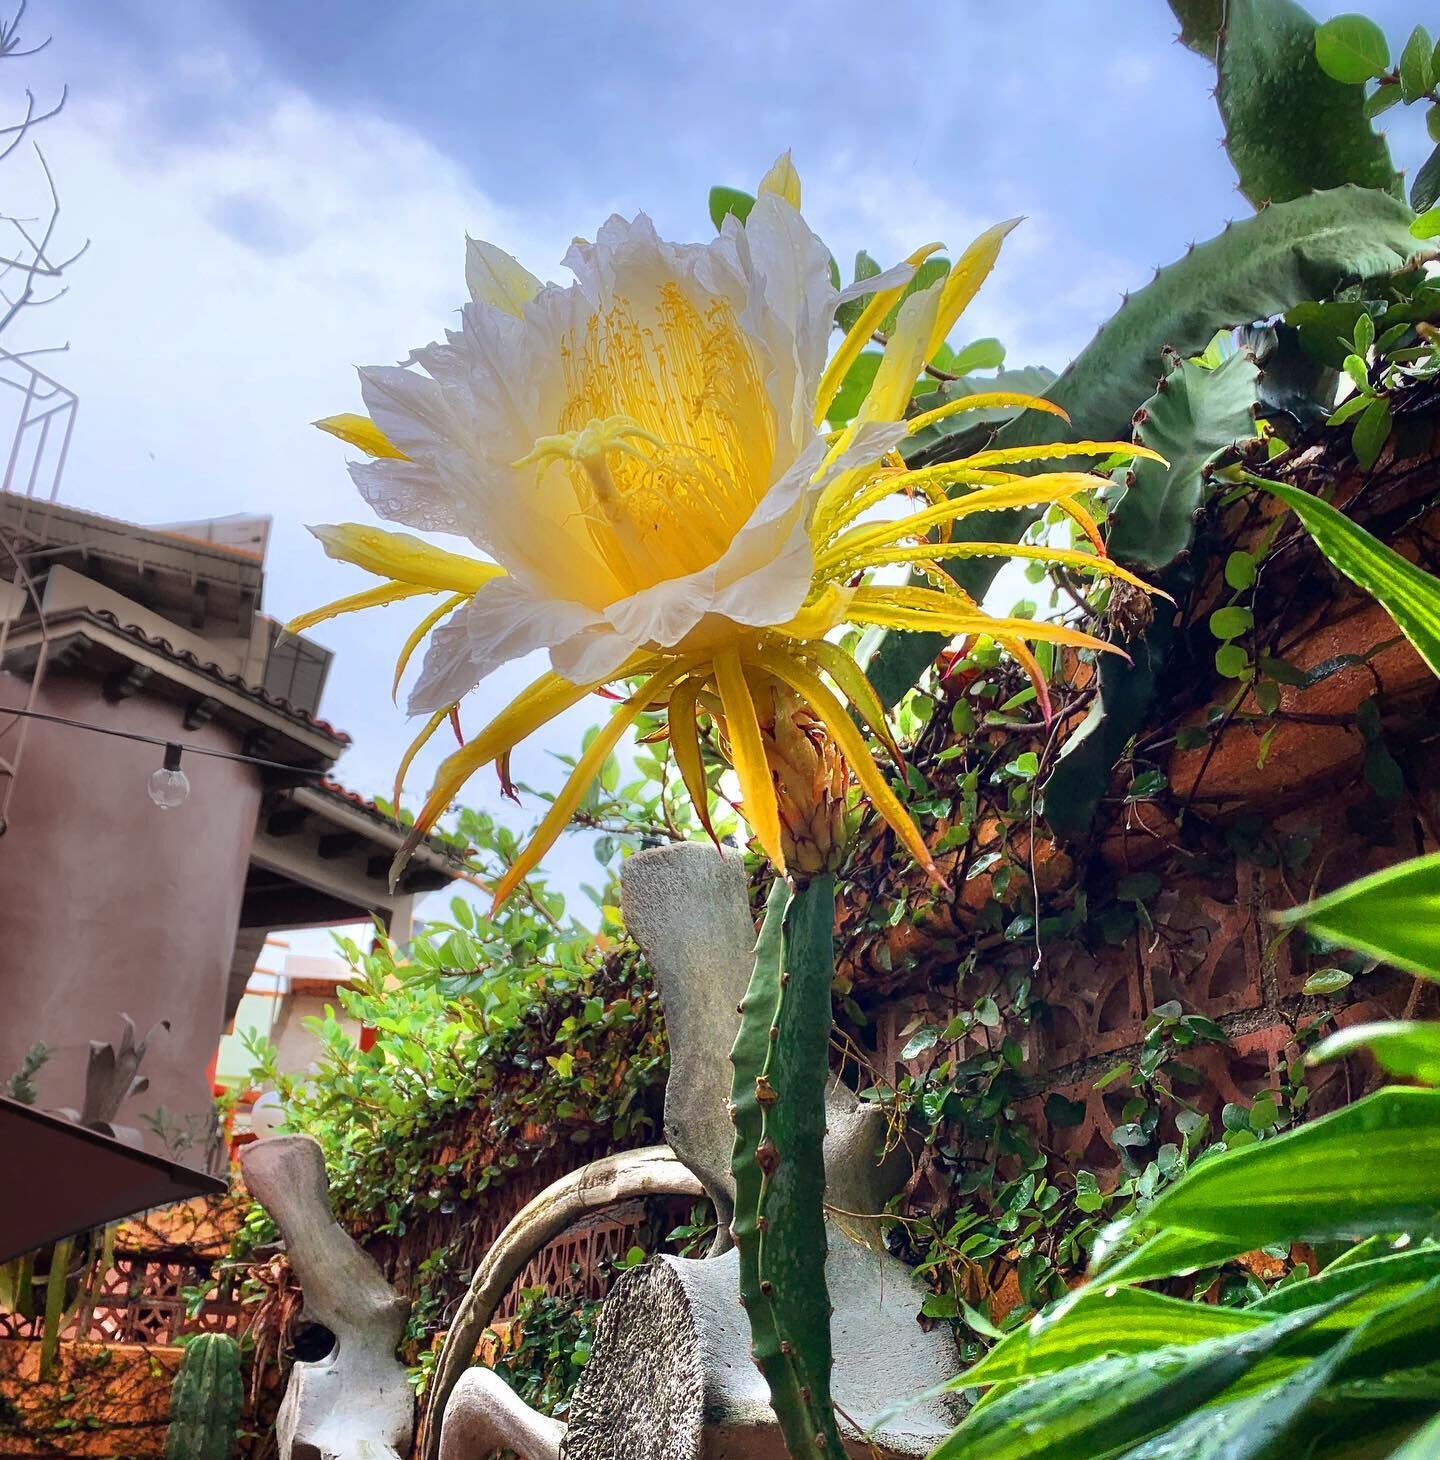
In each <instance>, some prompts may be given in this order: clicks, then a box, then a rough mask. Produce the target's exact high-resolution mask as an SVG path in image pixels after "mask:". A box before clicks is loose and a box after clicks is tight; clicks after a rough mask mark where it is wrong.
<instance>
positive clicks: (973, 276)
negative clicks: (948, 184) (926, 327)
mask: <svg viewBox="0 0 1440 1460" xmlns="http://www.w3.org/2000/svg"><path fill="white" fill-rule="evenodd" d="M1021 221H1022V220H1021V219H1019V218H1011V219H1008V220H1007V221H1006V222H1004V223H997V224H996V225H995V226H994V227H993V228H987V229H986V230H985V232H984V233H982V234H981V235H980V237H979V238H977V239H976V240H975V242H974V243H972V244H971V245H970V247H969V248H967V249H966V250H965V252H964V253H962V254H961V255H960V257H959V258H958V259H957V260H956V262H955V267H954V268H953V269H951V270H950V273H949V275H948V276H947V277H946V279H945V292H944V294H943V295H942V297H941V300H940V310H939V313H938V314H937V315H936V318H935V328H934V331H933V332H932V334H931V336H930V348H929V350H928V351H927V353H926V356H925V358H926V359H927V360H933V359H934V358H935V352H936V351H937V350H938V349H939V348H940V346H941V345H943V344H944V343H945V336H946V335H948V334H949V333H950V331H951V330H952V329H954V328H955V321H956V320H957V319H959V318H960V316H961V315H962V314H963V313H964V312H965V310H966V308H967V307H968V306H969V303H970V301H971V300H972V299H973V298H974V297H975V296H976V294H978V293H979V292H980V286H981V285H982V284H983V283H984V282H985V280H986V279H987V278H989V276H990V270H991V269H993V268H994V267H995V260H996V259H998V258H999V257H1000V246H1001V245H1002V244H1003V243H1004V242H1005V238H1006V235H1007V234H1009V232H1010V230H1011V229H1012V228H1015V227H1016V226H1017V225H1018V224H1019V223H1020V222H1021Z"/></svg>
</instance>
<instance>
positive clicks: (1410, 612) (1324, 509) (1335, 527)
mask: <svg viewBox="0 0 1440 1460" xmlns="http://www.w3.org/2000/svg"><path fill="white" fill-rule="evenodd" d="M1250 480H1251V481H1253V482H1255V483H1256V484H1257V485H1259V486H1263V487H1264V488H1265V490H1266V491H1268V492H1272V493H1273V494H1274V495H1275V496H1277V497H1279V498H1280V499H1281V501H1283V502H1287V503H1289V505H1290V506H1291V507H1292V508H1294V510H1295V515H1296V516H1297V517H1298V518H1299V519H1300V521H1301V522H1302V523H1304V524H1305V530H1306V531H1307V532H1308V533H1309V534H1310V536H1311V537H1313V538H1314V539H1315V545H1316V547H1318V548H1319V549H1320V551H1321V552H1322V553H1324V554H1325V556H1326V557H1327V558H1329V560H1330V561H1331V562H1332V563H1333V564H1334V565H1335V567H1336V568H1338V569H1339V570H1340V572H1342V573H1344V575H1345V576H1346V577H1347V578H1349V579H1350V581H1351V582H1352V583H1356V584H1358V585H1359V586H1360V587H1361V588H1363V589H1365V591H1366V592H1367V593H1370V594H1373V595H1374V597H1375V598H1376V599H1377V600H1378V601H1379V603H1380V606H1381V607H1382V608H1383V609H1384V610H1385V612H1386V613H1388V614H1389V615H1390V617H1391V618H1393V619H1394V620H1395V623H1396V626H1397V627H1398V628H1399V630H1400V632H1401V633H1402V634H1404V635H1405V637H1406V638H1407V639H1409V640H1410V642H1411V643H1412V644H1413V645H1414V646H1415V648H1416V649H1417V650H1418V651H1419V653H1420V657H1421V658H1422V659H1423V660H1424V661H1425V662H1426V663H1427V664H1428V665H1429V666H1430V668H1431V669H1432V670H1433V671H1434V672H1435V673H1436V674H1440V578H1435V577H1433V576H1432V575H1431V574H1429V573H1427V572H1426V571H1425V570H1424V569H1423V568H1417V567H1416V566H1415V564H1414V563H1411V562H1407V561H1406V560H1405V559H1404V558H1402V557H1401V556H1400V554H1399V553H1397V552H1396V551H1395V550H1394V549H1393V548H1388V547H1386V546H1385V544H1384V543H1383V542H1381V541H1380V539H1379V538H1378V537H1374V536H1373V535H1372V534H1370V533H1368V532H1366V531H1365V529H1364V528H1363V527H1360V526H1358V525H1357V524H1356V523H1354V522H1352V521H1351V520H1350V519H1349V518H1348V517H1346V516H1345V515H1344V513H1342V512H1337V511H1336V510H1335V508H1333V507H1332V506H1331V505H1330V504H1329V503H1328V502H1322V501H1321V500H1320V498H1319V497H1315V496H1312V495H1311V494H1310V493H1309V492H1302V491H1301V490H1300V489H1299V488H1298V487H1291V486H1286V485H1284V484H1283V483H1280V482H1266V481H1262V480H1261V479H1260V478H1259V477H1251V478H1250Z"/></svg>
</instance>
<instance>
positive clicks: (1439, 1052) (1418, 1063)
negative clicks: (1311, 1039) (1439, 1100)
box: [1308, 1019, 1440, 1085]
mask: <svg viewBox="0 0 1440 1460" xmlns="http://www.w3.org/2000/svg"><path fill="white" fill-rule="evenodd" d="M1358 1050H1364V1051H1365V1052H1366V1053H1367V1054H1369V1055H1370V1056H1371V1057H1372V1058H1373V1059H1374V1060H1375V1062H1376V1064H1378V1065H1379V1066H1380V1068H1381V1069H1383V1070H1387V1071H1388V1072H1389V1073H1390V1074H1392V1075H1399V1076H1400V1077H1401V1079H1405V1080H1420V1081H1422V1082H1423V1083H1424V1084H1426V1085H1440V1023H1437V1022H1435V1021H1434V1020H1429V1021H1421V1020H1417V1019H1382V1020H1378V1021H1376V1022H1375V1023H1374V1024H1352V1025H1351V1026H1350V1027H1349V1028H1348V1029H1339V1030H1337V1031H1336V1032H1335V1033H1334V1034H1331V1035H1328V1036H1327V1037H1326V1038H1324V1039H1322V1040H1321V1041H1320V1043H1319V1044H1317V1045H1316V1046H1315V1048H1314V1049H1312V1050H1311V1051H1310V1057H1309V1061H1308V1063H1310V1064H1312V1065H1323V1064H1325V1063H1326V1062H1327V1061H1328V1060H1337V1059H1344V1057H1345V1056H1346V1055H1350V1054H1354V1053H1356V1052H1357V1051H1358Z"/></svg>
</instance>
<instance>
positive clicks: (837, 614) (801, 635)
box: [775, 583, 850, 639]
mask: <svg viewBox="0 0 1440 1460" xmlns="http://www.w3.org/2000/svg"><path fill="white" fill-rule="evenodd" d="M849 603H850V590H849V589H848V588H841V587H840V586H839V585H838V584H835V583H828V584H826V586H825V588H824V590H823V591H822V592H821V594H820V596H819V597H818V598H817V599H816V600H815V602H814V603H808V604H806V605H805V607H804V608H802V609H801V610H800V612H799V613H797V614H796V615H795V617H794V618H792V619H791V620H790V622H789V623H784V624H779V625H778V626H777V627H776V630H775V632H776V633H779V634H785V635H786V636H787V637H789V638H791V639H823V638H824V637H825V635H826V634H828V633H829V632H830V630H831V629H834V628H838V627H839V626H840V625H841V624H843V623H844V622H845V610H846V608H847V607H848V606H849Z"/></svg>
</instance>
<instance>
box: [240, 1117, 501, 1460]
mask: <svg viewBox="0 0 1440 1460" xmlns="http://www.w3.org/2000/svg"><path fill="white" fill-rule="evenodd" d="M240 1167H241V1170H242V1171H243V1172H244V1175H245V1184H246V1186H247V1187H248V1188H249V1190H250V1194H251V1195H252V1196H253V1197H254V1198H255V1199H256V1200H257V1201H258V1202H260V1203H261V1205H263V1206H264V1208H265V1210H266V1211H267V1212H269V1213H270V1215H271V1216H272V1217H274V1218H275V1222H276V1224H277V1225H278V1226H279V1228H280V1231H281V1234H282V1235H283V1236H284V1238H285V1249H286V1252H287V1253H288V1255H289V1258H290V1265H291V1266H292V1267H293V1268H294V1269H295V1274H296V1276H297V1277H298V1278H299V1279H300V1284H301V1287H302V1288H303V1289H304V1293H305V1316H306V1317H307V1318H308V1319H310V1320H312V1321H314V1322H316V1323H320V1324H322V1325H324V1327H326V1328H328V1329H329V1330H330V1332H331V1333H333V1334H334V1335H335V1346H334V1348H333V1349H332V1350H331V1351H330V1353H329V1354H327V1355H326V1356H325V1358H323V1359H320V1360H317V1361H316V1362H314V1363H296V1364H295V1366H294V1368H293V1369H292V1370H291V1372H290V1383H289V1385H288V1387H287V1388H286V1390H285V1398H284V1400H283V1402H282V1403H281V1406H280V1414H279V1418H278V1419H277V1420H276V1436H277V1439H278V1441H279V1451H280V1460H399V1457H400V1456H402V1455H405V1454H408V1453H409V1448H410V1438H411V1435H412V1433H413V1430H414V1394H413V1392H412V1390H411V1388H410V1381H409V1377H408V1375H407V1374H406V1372H405V1366H404V1365H403V1364H402V1363H401V1362H400V1361H399V1359H397V1358H396V1357H395V1349H396V1347H397V1345H398V1344H399V1342H400V1336H401V1334H402V1333H403V1332H404V1331H405V1320H406V1317H407V1316H408V1314H409V1311H410V1304H409V1302H408V1301H407V1300H406V1299H405V1298H402V1297H401V1296H400V1294H399V1293H397V1292H396V1291H395V1290H394V1289H393V1288H392V1287H391V1286H390V1285H389V1283H387V1282H386V1281H385V1279H384V1277H383V1276H382V1275H381V1272H380V1269H379V1267H378V1266H377V1265H376V1263H375V1260H374V1259H373V1258H372V1257H370V1256H369V1254H368V1253H366V1252H364V1251H362V1250H361V1249H360V1248H359V1247H358V1246H357V1245H356V1244H355V1242H354V1241H353V1240H352V1239H351V1238H350V1237H349V1236H348V1235H347V1234H346V1233H345V1232H344V1231H342V1230H341V1228H340V1226H339V1224H338V1223H337V1222H336V1221H335V1218H334V1217H333V1216H332V1215H331V1212H330V1199H329V1188H328V1183H327V1181H326V1178H325V1158H324V1156H323V1155H322V1154H321V1151H320V1146H319V1144H318V1142H316V1141H314V1140H312V1139H311V1138H310V1137H309V1136H273V1137H271V1139H269V1140H265V1141H256V1142H255V1143H254V1144H253V1145H250V1146H247V1147H245V1149H244V1150H243V1151H242V1152H241V1155H240ZM481 1453H483V1451H482V1452H481Z"/></svg>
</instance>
